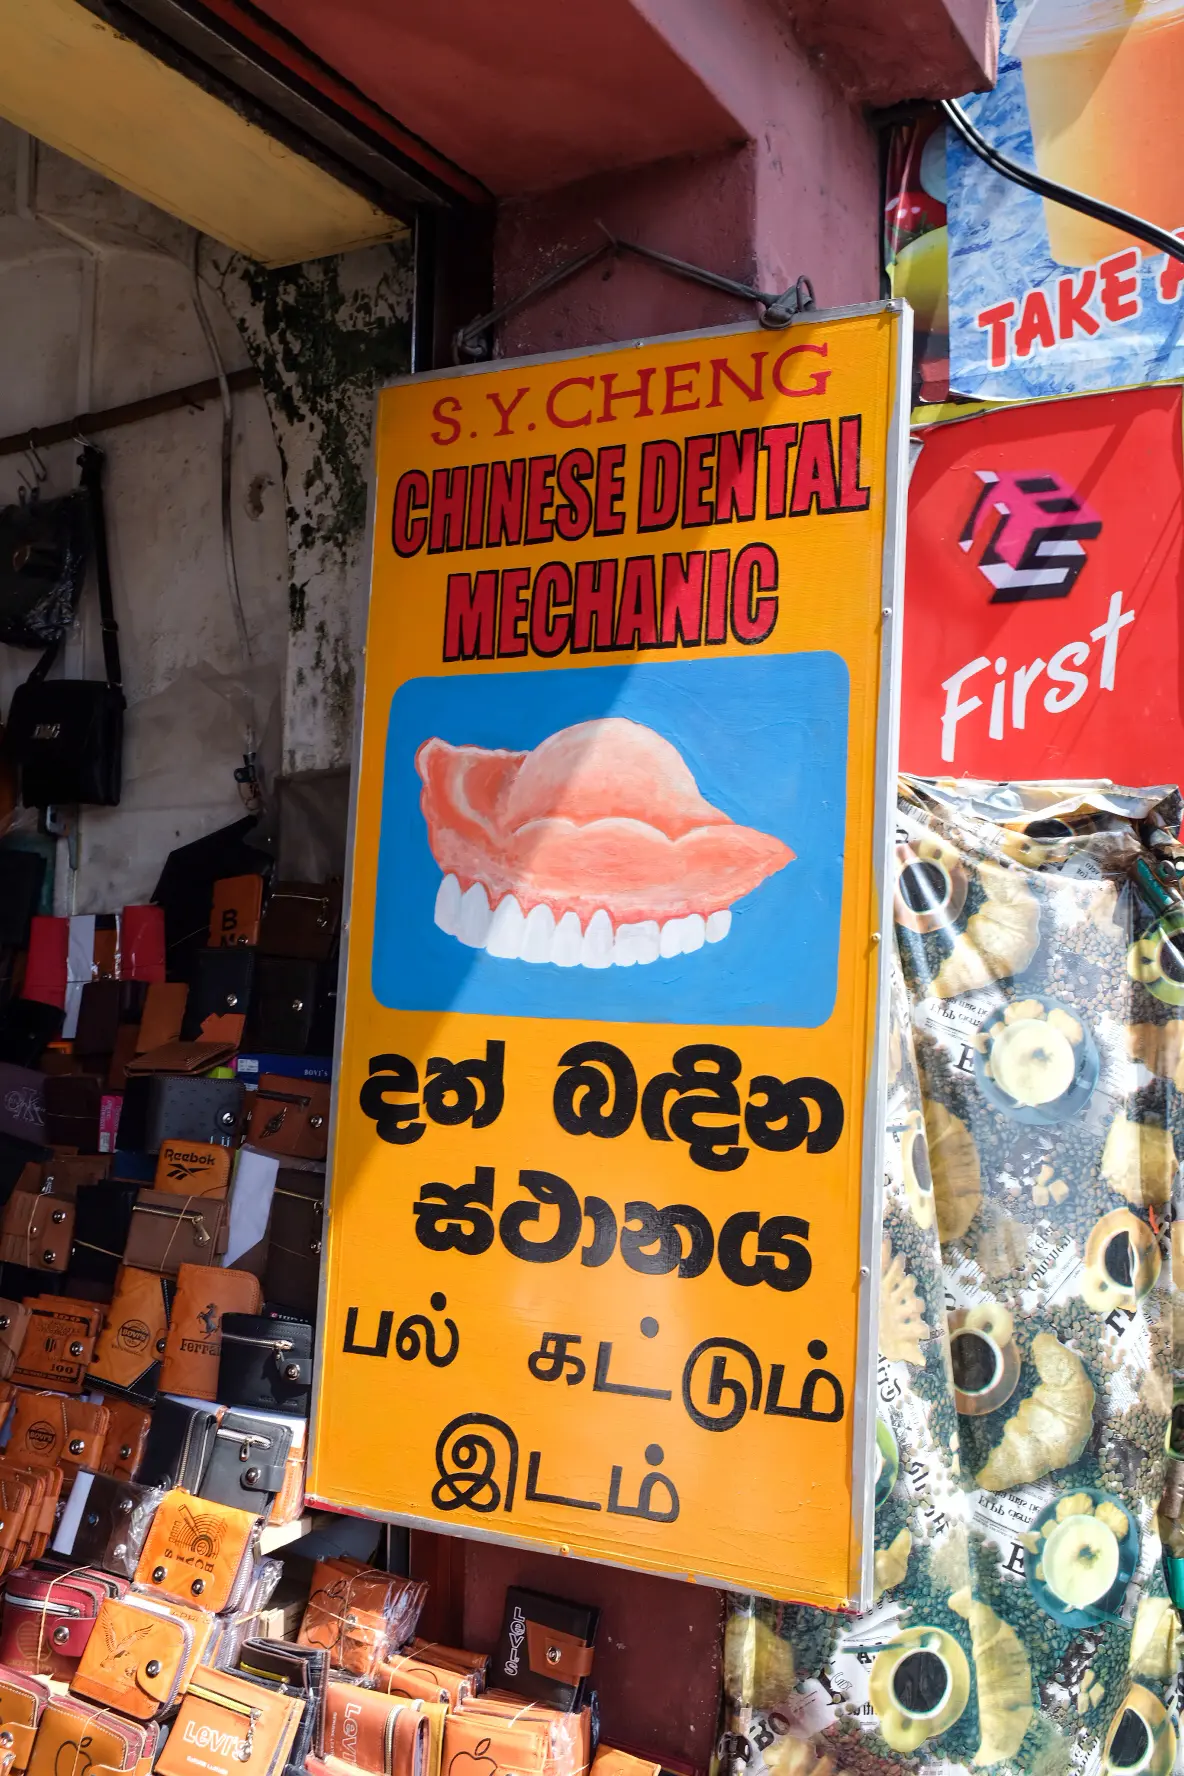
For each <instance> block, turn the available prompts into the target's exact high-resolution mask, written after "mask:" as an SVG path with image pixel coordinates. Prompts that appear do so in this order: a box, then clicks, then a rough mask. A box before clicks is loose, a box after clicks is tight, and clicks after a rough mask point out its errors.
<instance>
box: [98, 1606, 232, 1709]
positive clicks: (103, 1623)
mask: <svg viewBox="0 0 1184 1776" xmlns="http://www.w3.org/2000/svg"><path fill="white" fill-rule="evenodd" d="M216 1631H217V1624H216V1623H215V1621H214V1618H213V1616H212V1615H210V1614H209V1612H208V1611H207V1610H202V1609H192V1608H190V1607H189V1606H188V1605H187V1604H184V1603H171V1602H170V1603H165V1602H163V1601H158V1600H157V1599H156V1598H151V1597H137V1596H136V1595H135V1593H132V1594H130V1595H129V1596H127V1597H121V1598H116V1597H109V1598H107V1599H106V1600H105V1602H104V1603H103V1604H101V1605H100V1608H99V1615H98V1620H97V1621H96V1622H95V1625H94V1629H93V1631H92V1633H91V1637H90V1639H89V1640H88V1641H87V1643H86V1646H85V1648H84V1649H83V1653H82V1657H81V1658H80V1659H79V1661H78V1669H77V1670H76V1671H75V1673H74V1676H73V1678H72V1679H71V1682H70V1688H71V1689H72V1690H73V1691H74V1693H75V1695H78V1696H86V1697H87V1698H88V1699H89V1700H91V1701H93V1702H101V1703H103V1704H104V1705H105V1706H106V1707H108V1708H114V1709H117V1710H118V1711H119V1713H120V1714H130V1715H131V1716H132V1718H133V1719H134V1720H141V1721H149V1720H159V1718H160V1717H161V1715H163V1714H165V1713H166V1712H167V1711H168V1710H169V1709H170V1708H171V1707H172V1706H173V1704H174V1702H176V1700H177V1698H178V1697H179V1696H181V1695H182V1694H183V1693H184V1691H185V1688H186V1686H187V1685H188V1682H189V1679H190V1678H191V1677H192V1676H193V1673H194V1670H195V1669H196V1667H197V1666H198V1665H199V1664H200V1663H201V1661H202V1660H203V1659H204V1658H205V1657H206V1656H207V1654H208V1652H209V1649H210V1646H211V1643H212V1641H213V1638H214V1635H215V1633H216Z"/></svg>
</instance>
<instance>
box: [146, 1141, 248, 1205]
mask: <svg viewBox="0 0 1184 1776" xmlns="http://www.w3.org/2000/svg"><path fill="white" fill-rule="evenodd" d="M230 1161H231V1152H230V1148H229V1147H222V1146H220V1145H218V1144H217V1143H216V1142H213V1141H165V1142H164V1143H163V1144H162V1146H161V1149H160V1156H159V1158H158V1159H157V1161H156V1180H155V1183H156V1188H157V1190H160V1191H164V1192H168V1193H170V1194H171V1195H173V1196H225V1195H226V1193H227V1191H228V1190H229V1189H230Z"/></svg>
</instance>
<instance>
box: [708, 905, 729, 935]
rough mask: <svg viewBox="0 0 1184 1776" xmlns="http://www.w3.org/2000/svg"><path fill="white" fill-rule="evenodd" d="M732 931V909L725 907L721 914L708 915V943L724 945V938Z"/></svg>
mask: <svg viewBox="0 0 1184 1776" xmlns="http://www.w3.org/2000/svg"><path fill="white" fill-rule="evenodd" d="M731 929H732V909H731V907H725V908H724V909H723V911H722V912H721V913H709V914H708V915H707V934H706V935H707V941H708V943H722V942H723V940H724V938H725V937H726V936H727V935H728V932H729V931H730V930H731Z"/></svg>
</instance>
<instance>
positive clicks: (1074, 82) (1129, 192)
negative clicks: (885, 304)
mask: <svg viewBox="0 0 1184 1776" xmlns="http://www.w3.org/2000/svg"><path fill="white" fill-rule="evenodd" d="M999 19H1000V26H1001V30H1002V48H1001V53H1000V58H999V78H998V84H997V85H996V87H995V88H994V90H993V91H991V92H989V93H983V94H978V95H975V96H974V97H972V98H969V99H966V100H964V101H963V104H964V107H965V110H966V111H967V113H968V114H969V116H970V117H971V119H972V121H973V123H974V124H975V126H976V127H977V129H978V130H979V131H980V132H981V134H982V135H983V136H984V137H985V138H986V139H987V141H988V142H989V143H990V145H991V146H992V147H993V148H996V149H998V150H1000V151H1001V152H1002V153H1004V154H1006V155H1008V156H1009V157H1010V158H1011V159H1013V160H1015V161H1017V162H1019V163H1020V164H1021V165H1022V166H1024V167H1028V168H1034V169H1035V170H1036V171H1037V172H1038V173H1039V174H1041V175H1043V176H1044V177H1045V178H1047V179H1052V180H1055V181H1057V182H1058V183H1060V184H1063V185H1068V186H1071V187H1074V188H1075V189H1077V190H1079V191H1082V192H1085V193H1087V194H1088V195H1089V196H1090V197H1094V198H1100V199H1102V200H1103V201H1105V202H1107V203H1109V204H1113V205H1115V206H1117V207H1118V208H1121V209H1123V210H1126V211H1129V212H1133V213H1134V214H1135V215H1137V216H1139V217H1141V218H1143V219H1145V220H1146V221H1148V222H1152V223H1155V224H1157V225H1158V226H1159V227H1160V228H1162V229H1165V230H1167V231H1168V232H1169V233H1181V237H1182V238H1184V232H1182V231H1184V163H1182V162H1181V158H1180V155H1179V154H1178V153H1177V152H1175V150H1174V147H1173V139H1174V128H1173V120H1174V117H1175V113H1176V109H1177V99H1178V94H1179V91H1180V88H1181V84H1182V82H1184V5H1182V4H1181V3H1180V0H1145V3H1144V4H1142V5H1139V6H1137V7H1135V6H1132V5H1131V4H1130V3H1129V0H999ZM948 157H949V177H950V193H949V204H950V220H949V226H950V358H951V362H950V380H951V384H952V386H953V387H954V388H955V389H956V390H957V391H958V392H959V393H960V394H963V395H972V396H975V397H980V398H982V399H986V400H1000V399H1010V400H1016V399H1021V400H1022V399H1028V398H1032V397H1035V396H1043V395H1059V394H1070V393H1073V392H1074V391H1080V390H1085V389H1102V388H1113V387H1116V386H1123V385H1134V384H1139V383H1144V382H1155V381H1161V382H1162V381H1166V380H1168V379H1170V378H1173V377H1176V378H1178V377H1179V376H1180V375H1181V374H1182V373H1184V264H1181V263H1180V262H1178V261H1176V260H1171V259H1169V258H1168V257H1167V256H1166V255H1165V254H1163V253H1157V252H1156V251H1155V250H1154V249H1153V248H1151V247H1150V246H1148V245H1145V244H1142V243H1140V242H1138V241H1135V240H1133V239H1132V238H1131V237H1130V236H1129V235H1126V234H1123V233H1121V232H1120V231H1119V230H1117V229H1116V228H1113V227H1111V226H1110V225H1108V224H1107V223H1105V222H1102V221H1097V220H1095V219H1093V218H1092V217H1089V216H1085V215H1082V214H1080V213H1078V212H1076V211H1074V210H1072V209H1069V208H1066V207H1065V206H1064V205H1062V204H1059V203H1055V202H1053V201H1052V200H1051V199H1048V198H1043V197H1040V196H1037V195H1036V194H1035V193H1033V192H1030V191H1026V190H1024V189H1022V188H1021V187H1020V186H1019V185H1016V184H1013V183H1011V182H1010V181H1009V180H1008V179H1006V178H1003V177H1002V176H1001V175H1000V174H999V173H997V172H995V171H993V170H992V169H991V168H990V167H988V166H986V165H985V164H984V163H983V161H982V160H981V159H979V158H978V157H977V156H976V155H975V154H973V153H972V152H971V150H970V149H969V148H968V147H966V146H965V144H964V143H963V142H961V141H960V140H958V139H956V138H955V136H954V134H953V132H952V131H951V132H950V135H949V148H948Z"/></svg>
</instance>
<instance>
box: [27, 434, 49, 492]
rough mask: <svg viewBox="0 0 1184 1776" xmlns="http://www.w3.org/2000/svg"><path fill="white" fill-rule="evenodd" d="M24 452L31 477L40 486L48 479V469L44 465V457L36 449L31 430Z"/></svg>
mask: <svg viewBox="0 0 1184 1776" xmlns="http://www.w3.org/2000/svg"><path fill="white" fill-rule="evenodd" d="M24 454H25V458H26V460H27V461H28V462H29V463H30V464H31V466H32V469H33V478H34V480H35V481H36V483H37V485H38V487H40V486H41V484H42V482H43V481H48V480H49V470H48V469H47V468H46V466H45V459H44V458H43V456H42V455H41V452H40V451H39V450H38V448H37V446H36V444H35V443H34V442H33V433H32V432H30V433H29V442H28V444H27V445H26V447H25V453H24Z"/></svg>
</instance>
